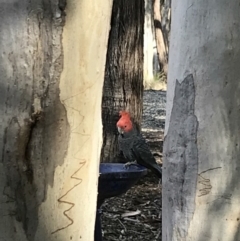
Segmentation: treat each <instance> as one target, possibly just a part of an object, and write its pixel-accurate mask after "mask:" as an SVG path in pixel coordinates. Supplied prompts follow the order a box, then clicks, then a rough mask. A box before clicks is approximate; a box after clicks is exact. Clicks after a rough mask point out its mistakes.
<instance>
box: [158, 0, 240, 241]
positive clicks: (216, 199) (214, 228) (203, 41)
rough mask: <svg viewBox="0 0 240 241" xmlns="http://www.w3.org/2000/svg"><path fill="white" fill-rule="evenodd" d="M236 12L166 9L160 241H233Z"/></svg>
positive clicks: (236, 216)
mask: <svg viewBox="0 0 240 241" xmlns="http://www.w3.org/2000/svg"><path fill="white" fill-rule="evenodd" d="M239 12H240V5H239V2H237V1H234V0H230V1H224V0H218V1H216V0H214V1H205V2H203V1H192V0H184V1H177V0H173V2H172V27H171V38H170V63H169V75H168V93H167V119H166V129H165V142H164V164H163V169H164V170H163V194H162V196H163V239H162V240H163V241H206V240H207V241H239V240H240V225H239V224H240V205H239V203H240V182H239V178H240V162H239V156H240V135H239V124H240V109H239V106H240V84H239V78H240V68H239V66H240V44H239V36H240V15H239Z"/></svg>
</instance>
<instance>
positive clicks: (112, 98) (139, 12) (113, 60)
mask: <svg viewBox="0 0 240 241" xmlns="http://www.w3.org/2000/svg"><path fill="white" fill-rule="evenodd" d="M143 29H144V0H114V1H113V11H112V19H111V31H110V34H109V40H108V51H107V61H106V68H105V79H104V87H103V98H102V121H103V145H102V150H101V161H102V162H119V161H123V160H122V157H120V159H116V158H115V157H116V156H118V154H119V150H118V143H117V137H118V132H117V128H116V123H117V121H118V119H119V111H120V110H124V109H126V110H128V111H129V112H130V113H131V115H132V117H133V120H134V122H135V123H136V125H137V127H138V128H140V124H141V120H142V96H143Z"/></svg>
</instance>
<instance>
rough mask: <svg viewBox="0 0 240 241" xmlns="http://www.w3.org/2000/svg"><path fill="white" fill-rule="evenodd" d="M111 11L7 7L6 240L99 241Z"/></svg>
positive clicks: (2, 88) (2, 204)
mask: <svg viewBox="0 0 240 241" xmlns="http://www.w3.org/2000/svg"><path fill="white" fill-rule="evenodd" d="M111 6H112V2H111V1H104V2H101V4H99V3H98V2H96V1H92V0H82V1H78V0H69V1H67V6H66V2H65V1H57V0H51V1H45V0H42V1H28V0H21V1H17V0H15V1H14V0H12V1H9V0H5V1H4V0H2V1H0V12H1V15H0V31H1V34H0V53H1V55H0V104H1V108H0V116H1V122H0V156H1V160H0V240H1V241H54V240H57V241H66V240H72V241H76V240H85V241H91V240H93V233H94V232H93V231H94V224H95V211H96V199H97V182H98V168H99V157H100V150H101V144H102V123H101V98H102V86H103V78H104V66H105V59H106V50H107V39H108V33H109V28H110V16H111ZM96 19H97V21H96Z"/></svg>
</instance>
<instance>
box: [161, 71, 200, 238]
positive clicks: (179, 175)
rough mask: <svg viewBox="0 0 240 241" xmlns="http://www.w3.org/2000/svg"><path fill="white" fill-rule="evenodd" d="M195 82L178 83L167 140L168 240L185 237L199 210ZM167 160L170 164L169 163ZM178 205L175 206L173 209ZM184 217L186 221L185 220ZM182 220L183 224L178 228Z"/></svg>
mask: <svg viewBox="0 0 240 241" xmlns="http://www.w3.org/2000/svg"><path fill="white" fill-rule="evenodd" d="M194 108H195V84H194V79H193V75H188V76H187V77H186V78H185V79H184V80H183V81H182V82H181V83H180V82H178V81H177V82H176V87H175V96H174V101H173V108H172V114H171V119H170V123H169V131H168V134H167V136H166V137H165V140H164V147H163V148H164V150H163V151H164V165H163V169H164V172H165V177H166V178H164V179H163V186H164V188H165V194H164V195H163V202H164V203H165V205H166V207H167V208H166V209H164V211H163V219H164V220H165V224H167V226H163V229H166V230H167V229H168V228H167V227H168V225H170V226H171V225H172V227H173V233H171V232H169V233H168V232H166V233H167V234H166V235H167V237H168V240H185V238H186V235H187V232H188V228H189V225H190V221H191V219H192V217H193V213H194V209H195V193H196V186H197V172H198V148H197V128H198V121H197V118H196V115H195V110H194ZM166 163H167V164H166ZM173 207H174V209H173ZM183 220H184V221H183ZM179 222H183V224H182V225H181V226H180V227H178V228H176V229H175V227H177V224H178V223H179Z"/></svg>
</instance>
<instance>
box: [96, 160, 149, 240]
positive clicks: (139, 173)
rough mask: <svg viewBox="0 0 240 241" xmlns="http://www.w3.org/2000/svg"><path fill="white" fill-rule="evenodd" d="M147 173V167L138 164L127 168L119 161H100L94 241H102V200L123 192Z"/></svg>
mask: <svg viewBox="0 0 240 241" xmlns="http://www.w3.org/2000/svg"><path fill="white" fill-rule="evenodd" d="M146 174H147V169H146V168H145V167H143V166H140V165H130V166H128V167H127V168H126V167H125V166H124V164H121V163H101V164H100V170H99V179H98V203H97V213H96V223H95V235H94V240H95V241H102V229H101V210H100V207H101V205H102V204H103V203H104V200H105V199H107V198H110V197H114V196H118V195H121V194H123V193H125V192H126V191H127V190H128V189H129V188H131V187H132V186H133V185H134V184H135V183H136V182H137V181H138V180H139V179H140V178H141V177H143V176H145V175H146Z"/></svg>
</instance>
